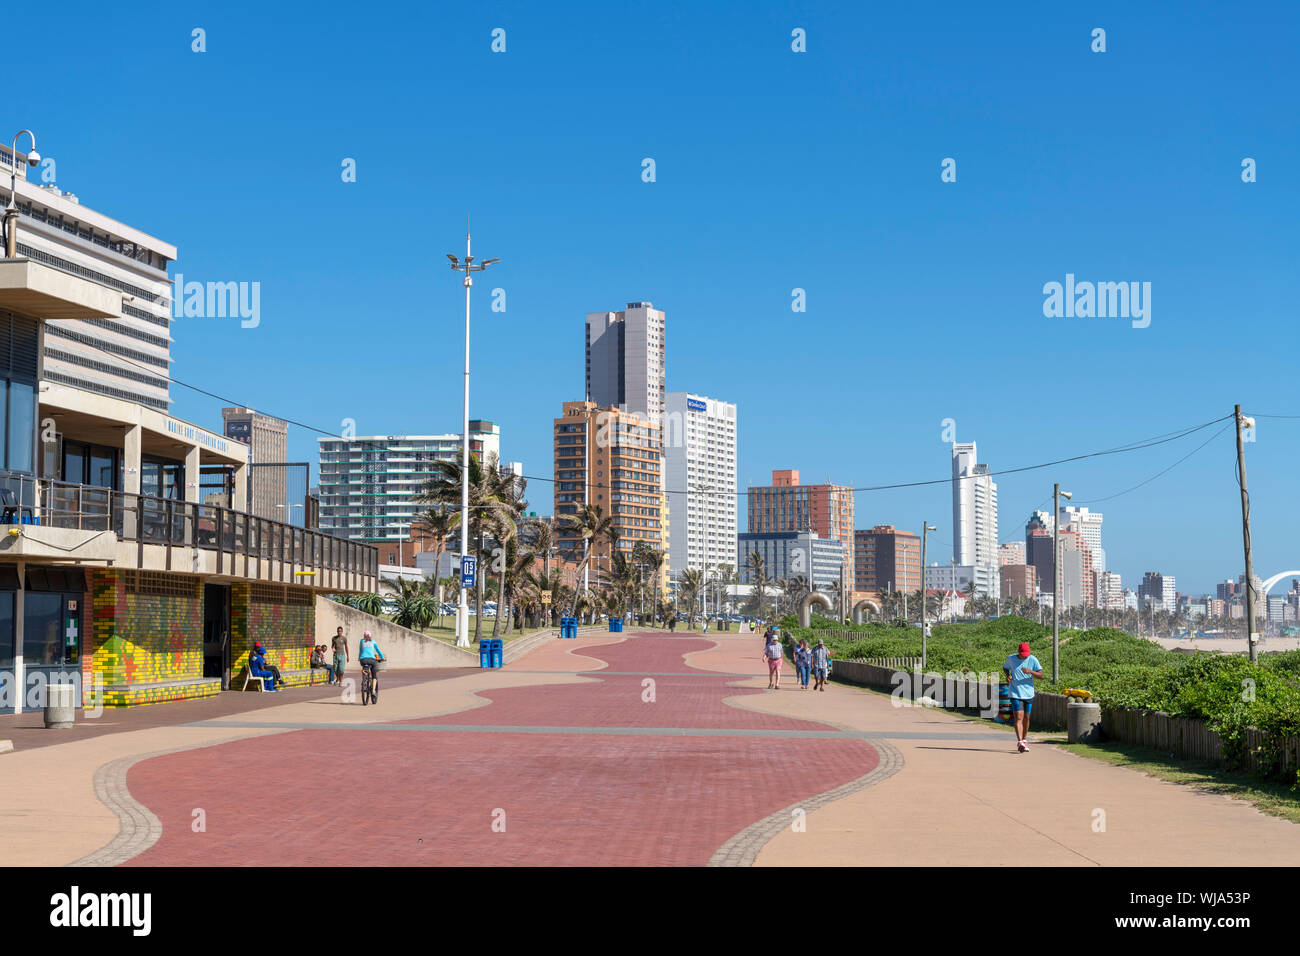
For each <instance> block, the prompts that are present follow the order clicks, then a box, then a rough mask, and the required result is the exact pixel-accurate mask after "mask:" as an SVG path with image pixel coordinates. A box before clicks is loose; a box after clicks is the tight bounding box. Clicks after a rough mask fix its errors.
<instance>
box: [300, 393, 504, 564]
mask: <svg viewBox="0 0 1300 956" xmlns="http://www.w3.org/2000/svg"><path fill="white" fill-rule="evenodd" d="M318 442H319V444H320V526H321V530H322V531H325V530H328V531H329V532H330V533H331V534H334V535H336V536H338V537H341V538H350V539H352V540H354V541H372V542H385V543H387V542H402V541H406V540H407V539H408V538H409V537H410V534H411V525H412V524H413V523H414V522H415V520H416V519H417V518H418V517H419V515H420V513H421V512H422V511H426V510H428V507H429V506H428V505H427V504H424V503H422V502H419V501H417V500H416V498H417V496H418V495H419V494H420V493H421V492H422V491H423V490H424V487H425V485H426V484H427V483H428V481H429V479H430V478H431V477H433V471H434V462H438V461H460V460H461V456H462V440H461V436H460V435H459V434H453V435H368V436H364V437H361V436H359V437H356V438H320V439H318ZM469 448H470V452H471V453H472V454H473V455H475V456H476V457H477V458H478V460H479V461H480V462H482V463H485V464H486V463H487V462H488V461H489V460H497V461H499V460H500V456H501V426H499V425H497V424H495V423H493V422H488V421H482V420H477V419H472V420H471V421H470V423H469Z"/></svg>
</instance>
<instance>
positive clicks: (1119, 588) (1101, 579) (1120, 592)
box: [1097, 571, 1124, 611]
mask: <svg viewBox="0 0 1300 956" xmlns="http://www.w3.org/2000/svg"><path fill="white" fill-rule="evenodd" d="M1097 607H1099V608H1101V609H1103V610H1107V611H1122V610H1123V609H1124V586H1123V584H1122V583H1121V582H1120V577H1119V574H1118V573H1116V572H1114V571H1102V572H1101V573H1099V574H1098V575H1097Z"/></svg>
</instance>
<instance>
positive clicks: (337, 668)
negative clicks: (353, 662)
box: [333, 627, 348, 684]
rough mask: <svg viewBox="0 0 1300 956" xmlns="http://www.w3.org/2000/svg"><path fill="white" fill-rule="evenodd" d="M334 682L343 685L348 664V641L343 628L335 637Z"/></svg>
mask: <svg viewBox="0 0 1300 956" xmlns="http://www.w3.org/2000/svg"><path fill="white" fill-rule="evenodd" d="M333 644H334V681H335V682H336V683H339V684H341V683H343V668H344V667H346V666H347V663H348V639H347V638H346V637H344V636H343V628H341V627H340V628H339V629H338V633H337V634H335V635H334V641H333Z"/></svg>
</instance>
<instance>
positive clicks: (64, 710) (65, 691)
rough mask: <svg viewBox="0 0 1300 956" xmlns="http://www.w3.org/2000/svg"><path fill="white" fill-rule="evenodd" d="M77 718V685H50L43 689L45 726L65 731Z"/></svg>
mask: <svg viewBox="0 0 1300 956" xmlns="http://www.w3.org/2000/svg"><path fill="white" fill-rule="evenodd" d="M76 716H77V685H76V684H50V685H49V686H48V687H46V688H45V726H46V727H48V728H51V729H53V730H67V729H68V728H69V727H71V726H72V724H73V721H74V720H76Z"/></svg>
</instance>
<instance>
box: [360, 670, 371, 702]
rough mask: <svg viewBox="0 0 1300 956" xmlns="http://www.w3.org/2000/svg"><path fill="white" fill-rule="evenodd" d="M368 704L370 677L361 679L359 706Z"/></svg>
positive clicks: (366, 676)
mask: <svg viewBox="0 0 1300 956" xmlns="http://www.w3.org/2000/svg"><path fill="white" fill-rule="evenodd" d="M368 703H370V675H368V674H367V675H365V676H363V677H362V678H361V706H362V707H364V706H366V704H368Z"/></svg>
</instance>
